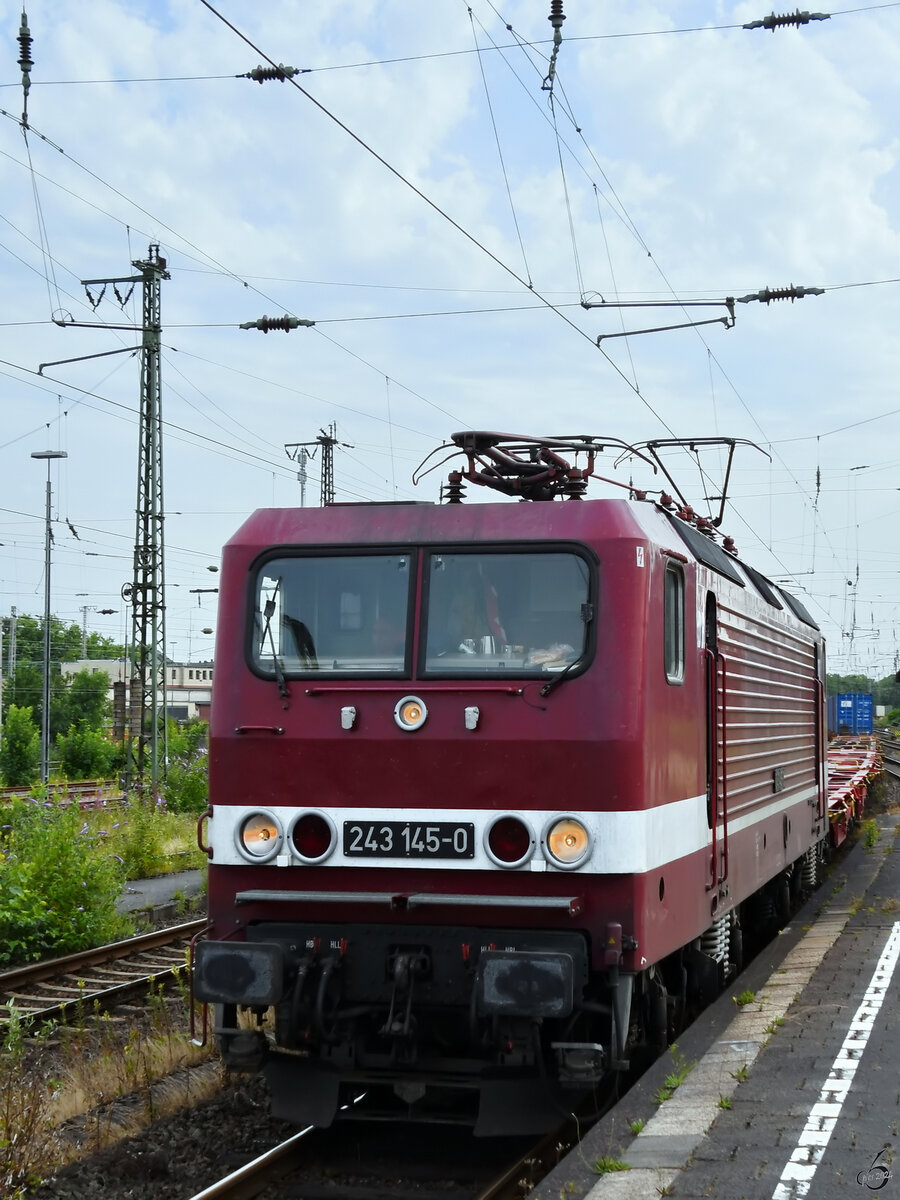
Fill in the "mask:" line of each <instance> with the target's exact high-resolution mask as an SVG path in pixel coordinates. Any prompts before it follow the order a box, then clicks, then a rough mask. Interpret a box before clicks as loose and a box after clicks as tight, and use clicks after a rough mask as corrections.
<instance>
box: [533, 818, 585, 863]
mask: <svg viewBox="0 0 900 1200" xmlns="http://www.w3.org/2000/svg"><path fill="white" fill-rule="evenodd" d="M544 845H545V847H546V850H547V854H548V855H549V856H550V858H551V859H552V860H553V862H555V863H556V865H557V866H560V867H577V866H578V865H579V863H581V862H582V861H583V860H584V859H585V858H586V857H587V855H588V852H589V851H590V847H591V839H590V836H589V835H588V831H587V830H586V829H585V827H584V825H582V823H581V822H580V821H579V820H577V819H576V818H575V817H561V818H558V819H557V818H554V820H553V821H552V822H551V823H550V824H549V825H548V826H547V828H546V829H545V831H544Z"/></svg>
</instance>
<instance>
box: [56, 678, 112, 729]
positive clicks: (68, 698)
mask: <svg viewBox="0 0 900 1200" xmlns="http://www.w3.org/2000/svg"><path fill="white" fill-rule="evenodd" d="M60 701H61V702H60V705H59V708H60V710H61V711H59V712H58V713H54V706H53V704H52V703H51V705H50V728H51V732H53V731H54V724H55V723H56V724H58V730H59V731H60V733H61V730H64V729H65V730H68V729H69V728H70V726H71V725H72V724H73V723H75V722H81V721H83V722H85V724H86V725H87V727H88V728H89V729H105V728H106V726H107V724H108V722H109V717H110V702H109V676H108V675H107V673H106V672H105V671H90V670H88V668H87V667H85V669H84V670H83V671H76V673H75V674H74V675H70V676H69V677H68V679H67V681H66V686H65V691H64V692H62V693H61V695H60ZM54 718H56V722H54Z"/></svg>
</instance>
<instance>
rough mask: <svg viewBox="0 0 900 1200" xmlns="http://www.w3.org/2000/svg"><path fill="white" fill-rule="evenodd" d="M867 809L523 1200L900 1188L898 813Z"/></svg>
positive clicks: (888, 1197) (766, 1198) (890, 1193)
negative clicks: (697, 1014) (715, 990)
mask: <svg viewBox="0 0 900 1200" xmlns="http://www.w3.org/2000/svg"><path fill="white" fill-rule="evenodd" d="M875 819H876V821H877V825H878V831H879V837H878V840H877V842H876V843H875V844H874V846H871V847H867V846H866V843H865V840H864V839H863V838H860V840H859V842H858V843H857V845H856V846H854V848H853V849H852V850H851V852H850V854H849V855H848V856H847V858H846V859H845V860H844V862H843V863H842V864H841V865H840V867H839V868H838V869H837V870H836V871H835V872H834V873H833V874H832V875H831V877H830V878H829V879H828V880H827V881H826V883H825V884H824V885H823V886H822V887H821V888H820V889H819V891H818V892H817V893H816V894H815V895H814V896H813V897H811V899H810V900H809V901H808V902H807V904H806V905H805V906H804V908H803V909H802V910H801V911H800V912H799V913H798V914H797V916H796V917H795V918H794V920H793V922H792V923H791V925H790V926H789V927H788V928H787V929H785V930H783V931H782V933H781V934H780V935H779V936H778V937H777V938H776V939H775V941H774V942H773V943H772V944H771V946H770V947H769V948H767V949H766V950H765V951H763V953H761V954H760V955H758V956H757V958H756V959H755V960H754V961H753V962H752V963H751V964H750V966H749V968H748V969H747V970H746V971H745V972H744V974H743V975H742V976H741V978H740V980H739V981H738V982H737V985H736V986H735V985H734V984H732V986H731V987H730V988H729V989H728V990H727V991H726V993H725V994H724V995H723V996H721V997H720V998H719V1000H718V1001H717V1002H716V1003H715V1004H714V1005H712V1006H711V1007H710V1008H709V1009H707V1011H706V1013H705V1014H704V1015H703V1017H702V1018H701V1019H700V1020H699V1021H698V1022H696V1023H695V1025H693V1026H691V1028H690V1029H689V1030H687V1031H685V1033H684V1035H683V1036H682V1038H681V1039H680V1041H679V1044H678V1046H677V1047H674V1048H670V1051H669V1053H668V1054H666V1055H664V1056H663V1057H662V1058H661V1059H660V1060H659V1061H658V1062H657V1063H655V1064H654V1065H653V1067H651V1069H650V1070H649V1071H648V1072H647V1073H646V1074H645V1075H644V1076H643V1077H642V1079H641V1080H640V1081H639V1082H638V1084H637V1085H636V1086H635V1087H634V1088H632V1090H631V1091H630V1092H629V1093H628V1095H627V1096H625V1097H624V1099H623V1100H622V1101H620V1103H619V1104H618V1105H617V1106H616V1107H615V1108H614V1109H613V1110H612V1111H611V1112H610V1113H609V1114H607V1116H606V1117H604V1118H603V1120H602V1121H600V1122H599V1123H598V1124H597V1125H596V1126H594V1128H593V1129H591V1130H590V1131H589V1132H588V1133H587V1135H586V1136H585V1137H584V1138H583V1140H582V1141H581V1143H580V1145H578V1146H577V1147H576V1148H575V1150H574V1151H573V1152H572V1153H571V1154H570V1155H569V1156H568V1157H567V1158H566V1159H565V1160H564V1161H563V1162H562V1163H561V1164H560V1165H559V1166H558V1167H557V1168H556V1169H555V1170H554V1171H553V1172H552V1173H551V1174H550V1175H549V1176H547V1177H546V1178H545V1179H544V1180H543V1181H542V1183H541V1185H540V1186H539V1187H538V1188H537V1189H536V1190H535V1191H533V1192H532V1193H531V1195H530V1197H529V1198H528V1200H561V1198H565V1200H570V1198H571V1200H580V1198H582V1197H583V1198H585V1200H619V1198H622V1200H625V1198H626V1197H627V1200H644V1198H646V1200H657V1197H660V1196H673V1197H682V1198H684V1200H687V1198H688V1197H690V1198H691V1200H699V1198H700V1197H709V1196H714V1197H716V1198H717V1200H794V1198H802V1197H807V1196H808V1197H810V1200H838V1197H840V1198H846V1197H858V1198H859V1200H865V1197H867V1196H869V1195H870V1194H871V1193H873V1192H878V1194H879V1196H880V1197H882V1198H883V1200H900V1159H898V1158H897V1155H898V1151H900V1132H898V1126H900V1020H898V988H900V970H895V967H896V964H897V960H898V955H900V839H898V838H897V836H896V835H897V831H898V827H900V817H898V816H896V815H887V816H878V817H876V818H875ZM738 989H739V990H738ZM736 993H737V995H740V996H741V999H742V1000H745V999H746V996H747V994H748V993H752V996H753V998H752V1000H750V1001H749V1002H747V1003H744V1004H742V1005H738V1004H737V1002H736V998H735V994H736ZM673 1076H674V1077H682V1079H683V1081H682V1082H680V1084H679V1085H678V1086H677V1088H676V1089H675V1090H674V1091H673V1092H672V1094H671V1098H670V1099H668V1100H664V1101H662V1102H661V1101H660V1099H659V1097H660V1089H661V1088H663V1087H664V1085H665V1082H666V1078H667V1077H669V1078H670V1080H671V1078H672V1077H673ZM895 1160H896V1161H895ZM626 1165H627V1167H628V1168H629V1169H623V1168H624V1167H625V1166H626ZM612 1167H615V1168H616V1169H615V1170H612V1169H609V1168H612ZM600 1168H606V1173H603V1174H601V1173H599V1169H600Z"/></svg>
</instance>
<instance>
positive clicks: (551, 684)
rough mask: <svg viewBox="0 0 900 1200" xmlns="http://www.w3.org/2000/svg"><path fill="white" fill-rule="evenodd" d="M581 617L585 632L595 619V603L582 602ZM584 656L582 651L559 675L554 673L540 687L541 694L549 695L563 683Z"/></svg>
mask: <svg viewBox="0 0 900 1200" xmlns="http://www.w3.org/2000/svg"><path fill="white" fill-rule="evenodd" d="M581 619H582V621H583V622H584V627H585V633H586V632H587V627H588V625H590V623H591V621H593V619H594V606H593V604H582V606H581ZM582 645H584V643H582ZM583 658H584V653H583V652H582V653H581V654H579V655H578V657H577V658H573V659H572V661H571V662H570V663H566V665H565V666H564V667H563V669H562V670H561V671H560V673H559V674H558V675H554V676H553V678H552V679H548V680H547V682H546V683H545V684H543V686H542V687H541V689H540V695H542V696H549V695H550V693H551V692H552V691H553V689H554V688H555V687H558V686H559V685H560V684H561V683H562V681H563V680H564V679H565V677H566V676H567V675H568V674H569V672H570V671H571V670H572V668H573V667H577V666H578V664H579V663H580V662H581V660H582V659H583Z"/></svg>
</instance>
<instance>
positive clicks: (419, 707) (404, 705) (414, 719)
mask: <svg viewBox="0 0 900 1200" xmlns="http://www.w3.org/2000/svg"><path fill="white" fill-rule="evenodd" d="M427 716H428V709H427V708H426V707H425V701H424V700H420V699H419V697H418V696H404V697H403V699H402V700H398V701H397V703H396V704H395V705H394V720H395V721H396V722H397V724H398V725H399V726H400V728H401V729H402V730H404V732H406V733H411V732H412V731H413V730H414V729H420V728H421V727H422V726H423V725H424V724H425V718H426V717H427Z"/></svg>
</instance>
